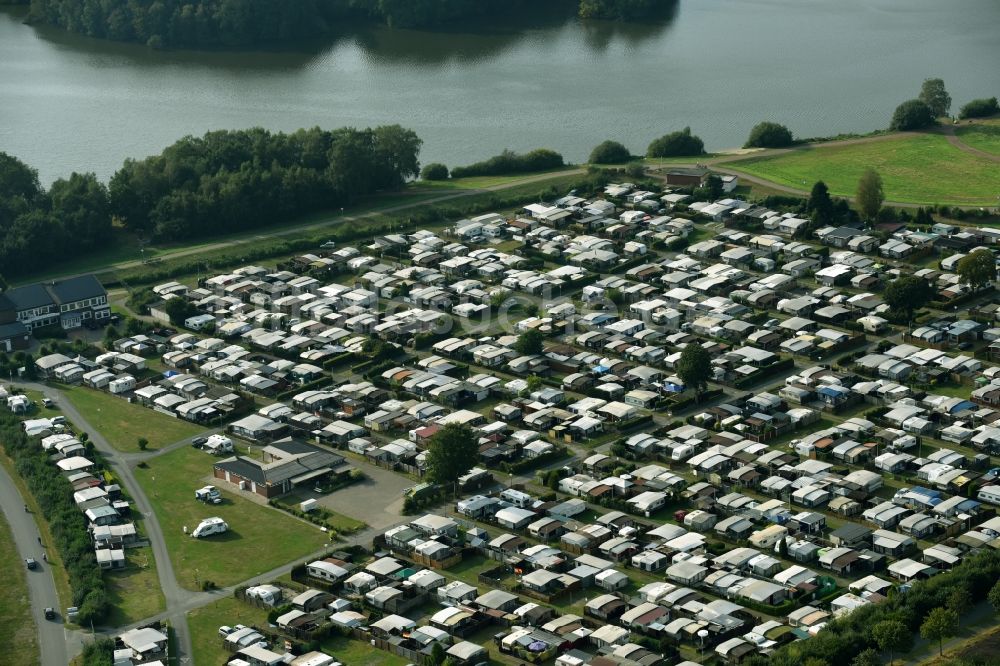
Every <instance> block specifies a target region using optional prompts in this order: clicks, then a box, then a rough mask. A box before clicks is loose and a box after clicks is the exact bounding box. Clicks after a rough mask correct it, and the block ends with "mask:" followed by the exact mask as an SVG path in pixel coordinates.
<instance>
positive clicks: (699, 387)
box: [677, 343, 712, 395]
mask: <svg viewBox="0 0 1000 666" xmlns="http://www.w3.org/2000/svg"><path fill="white" fill-rule="evenodd" d="M677 376H678V377H680V378H681V381H682V382H684V386H685V387H686V388H692V389H694V391H695V393H697V394H699V395H700V394H701V392H702V391H704V390H705V387H706V386H708V380H709V379H711V378H712V358H711V356H709V354H708V352H707V351H705V348H704V347H702V346H701V345H699V344H696V343H690V344H688V345H687V346H686V347H684V351H682V352H681V357H680V359H679V360H678V361H677Z"/></svg>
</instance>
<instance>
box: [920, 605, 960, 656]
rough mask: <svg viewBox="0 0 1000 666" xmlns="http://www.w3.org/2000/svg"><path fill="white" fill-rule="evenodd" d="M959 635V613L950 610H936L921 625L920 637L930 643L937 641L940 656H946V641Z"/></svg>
mask: <svg viewBox="0 0 1000 666" xmlns="http://www.w3.org/2000/svg"><path fill="white" fill-rule="evenodd" d="M956 633H958V613H956V612H955V611H953V610H952V609H950V608H935V609H934V610H932V611H931V612H930V613H928V614H927V617H926V618H925V619H924V622H923V624H921V625H920V635H921V636H923V637H924V638H926V639H927V640H929V641H937V644H938V655H944V639H946V638H951V637H952V636H954V635H955V634H956Z"/></svg>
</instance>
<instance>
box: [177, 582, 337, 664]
mask: <svg viewBox="0 0 1000 666" xmlns="http://www.w3.org/2000/svg"><path fill="white" fill-rule="evenodd" d="M187 620H188V629H189V630H190V632H191V644H192V647H193V648H194V654H193V655H192V657H193V663H195V664H224V663H226V660H227V659H231V658H232V656H233V655H232V654H231V653H230V652H228V651H227V650H226V648H225V647H224V646H223V644H222V638H221V637H220V636H219V627H221V626H223V625H228V626H230V627H231V626H233V625H234V624H245V625H247V626H248V627H249V626H251V625H264V624H266V623H267V611H266V610H264V609H263V608H256V607H254V606H251V605H249V604H244V603H243V602H241V601H239V600H237V599H236V598H234V597H226V598H223V599H220V600H218V601H216V602H214V603H211V604H209V605H207V606H202V607H201V608H197V609H195V610H193V611H191V612H190V613H188V616H187ZM348 663H349V662H348ZM352 666H353V665H352Z"/></svg>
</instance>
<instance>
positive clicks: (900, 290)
mask: <svg viewBox="0 0 1000 666" xmlns="http://www.w3.org/2000/svg"><path fill="white" fill-rule="evenodd" d="M882 296H883V298H884V299H885V302H886V304H887V305H888V306H889V307H890V308H892V309H893V310H894V311H896V312H900V313H903V314H905V315H906V319H907V321H908V320H910V319H912V318H913V313H914V312H915V311H917V310H919V309H920V308H922V307H924V306H925V305H927V303H928V302H930V300H931V298H932V297H933V296H934V290H933V289H931V286H930V285H929V284H928V283H927V280H925V279H923V278H920V277H917V276H915V275H903V276H902V277H899V278H896V279H895V280H893V281H892V282H890V283H889V284H888V285H887V286H886V288H885V292H884V293H883V295H882Z"/></svg>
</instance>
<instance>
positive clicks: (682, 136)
mask: <svg viewBox="0 0 1000 666" xmlns="http://www.w3.org/2000/svg"><path fill="white" fill-rule="evenodd" d="M704 153H705V143H704V142H703V141H702V140H701V139H700V138H699V137H697V136H695V135H694V134H691V128H690V127H685V128H684V129H682V130H678V131H676V132H670V133H669V134H664V135H663V136H661V137H660V138H658V139H653V141H652V142H651V143H650V144H649V147H648V148H647V149H646V155H648V156H649V157H679V156H687V155H703V154H704Z"/></svg>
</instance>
